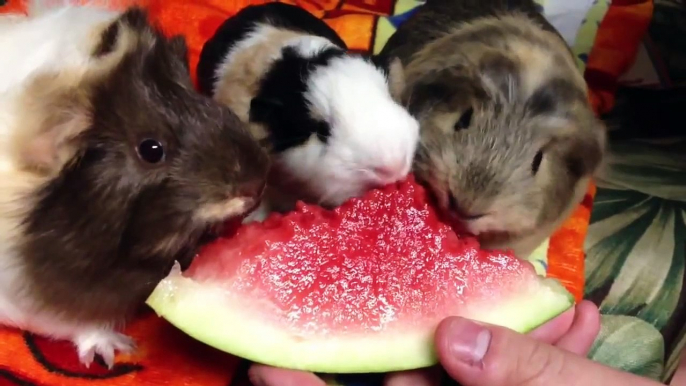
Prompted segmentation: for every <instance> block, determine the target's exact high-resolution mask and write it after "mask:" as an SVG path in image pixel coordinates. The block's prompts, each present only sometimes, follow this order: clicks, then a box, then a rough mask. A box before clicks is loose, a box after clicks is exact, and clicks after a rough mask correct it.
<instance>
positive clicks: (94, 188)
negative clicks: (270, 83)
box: [0, 1, 269, 366]
mask: <svg viewBox="0 0 686 386" xmlns="http://www.w3.org/2000/svg"><path fill="white" fill-rule="evenodd" d="M37 3H46V2H40V1H39V2H37ZM53 3H54V2H53ZM34 5H35V4H34ZM39 8H40V7H39ZM31 9H32V10H36V7H33V8H31ZM0 25H1V26H2V27H1V28H2V35H0V52H2V55H0V324H2V325H8V326H14V327H18V328H22V329H25V330H28V331H30V332H33V333H36V334H41V335H45V336H49V337H53V338H57V339H65V340H70V341H72V342H73V343H74V344H75V346H76V349H77V350H78V355H79V358H80V360H81V361H82V362H83V363H84V364H90V363H91V361H92V360H93V358H94V356H95V355H96V354H98V355H100V356H102V358H103V360H104V361H105V363H107V364H108V365H109V366H111V365H112V364H113V361H114V354H115V351H116V350H130V349H132V348H133V342H132V341H131V339H130V338H128V337H126V336H124V335H122V334H121V333H119V332H117V330H116V328H118V327H120V326H121V324H122V323H124V322H125V321H126V320H127V319H128V318H129V317H131V316H132V315H134V314H135V312H136V310H137V309H139V308H140V307H141V306H143V304H144V301H145V299H146V298H147V297H148V296H149V294H150V292H151V291H152V290H153V288H154V287H155V286H156V284H157V283H158V282H159V281H160V280H161V279H162V278H164V277H165V276H166V275H167V274H168V272H169V270H170V269H171V267H172V265H173V264H174V261H179V262H181V264H182V266H183V265H187V264H188V263H189V262H190V259H191V258H192V257H193V256H194V254H195V250H196V248H197V247H198V244H199V243H200V242H201V241H202V240H203V239H205V237H206V236H208V235H209V232H212V231H216V227H218V226H221V224H224V223H225V220H227V219H230V218H233V217H235V216H241V215H243V214H244V213H245V212H247V211H249V210H250V209H252V208H253V207H254V205H256V203H257V202H258V201H259V198H260V194H261V192H262V190H263V187H264V184H265V182H266V177H267V172H268V164H269V159H268V154H267V153H266V152H265V151H264V150H262V148H261V147H260V146H259V144H258V143H257V141H255V140H254V138H252V136H251V135H250V133H249V131H248V129H247V127H246V125H245V124H243V123H242V122H241V121H240V120H239V119H238V117H236V115H235V114H233V112H231V110H230V109H228V108H227V107H225V106H222V105H220V104H219V103H216V102H215V101H213V100H212V99H210V98H207V97H206V96H203V95H201V94H199V93H197V92H196V91H195V90H194V87H193V84H192V82H191V78H190V74H189V72H188V71H189V69H188V63H187V59H186V56H187V52H186V44H185V41H184V39H183V38H181V37H175V38H171V39H168V38H165V37H164V36H163V35H162V34H161V32H160V31H159V30H158V29H156V28H155V27H153V26H151V25H150V24H149V22H148V19H147V15H146V13H145V12H144V11H143V10H141V9H139V8H129V9H127V10H125V11H122V12H113V11H106V10H104V9H101V8H95V7H85V6H84V7H62V6H60V5H59V4H58V5H55V8H51V7H49V8H48V9H42V10H41V11H40V12H38V11H36V12H29V15H28V16H27V17H26V18H24V19H22V20H18V19H16V18H15V19H3V18H0Z"/></svg>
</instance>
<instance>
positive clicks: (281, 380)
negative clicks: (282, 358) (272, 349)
mask: <svg viewBox="0 0 686 386" xmlns="http://www.w3.org/2000/svg"><path fill="white" fill-rule="evenodd" d="M248 378H250V382H251V383H252V384H253V385H255V386H326V383H324V381H322V380H321V379H319V377H317V376H316V375H314V374H312V373H307V372H304V371H296V370H286V369H280V368H278V367H271V366H265V365H259V364H254V365H252V366H251V367H250V370H248Z"/></svg>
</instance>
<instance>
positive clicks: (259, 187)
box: [237, 180, 266, 198]
mask: <svg viewBox="0 0 686 386" xmlns="http://www.w3.org/2000/svg"><path fill="white" fill-rule="evenodd" d="M265 186H266V181H264V180H255V181H249V182H245V183H243V184H242V185H241V186H240V187H239V188H238V192H237V193H238V194H237V196H240V197H250V198H258V197H260V196H262V193H263V192H264V188H265Z"/></svg>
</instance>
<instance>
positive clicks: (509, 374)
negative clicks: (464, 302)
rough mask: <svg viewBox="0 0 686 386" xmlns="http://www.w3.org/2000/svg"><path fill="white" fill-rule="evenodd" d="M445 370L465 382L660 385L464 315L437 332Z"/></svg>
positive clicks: (489, 385) (483, 385)
mask: <svg viewBox="0 0 686 386" xmlns="http://www.w3.org/2000/svg"><path fill="white" fill-rule="evenodd" d="M436 339H437V340H436V348H437V351H438V356H439V358H440V360H441V363H442V364H443V366H444V368H445V370H446V371H447V372H448V374H450V376H451V377H453V378H454V379H455V380H456V381H458V382H459V383H460V384H461V385H463V386H548V385H565V386H588V385H603V386H658V385H660V384H659V383H655V382H653V381H651V380H648V379H644V378H641V377H638V376H635V375H631V374H628V373H623V372H620V371H618V370H614V369H611V368H609V367H605V366H603V365H601V364H599V363H596V362H592V361H590V360H588V359H586V358H584V357H581V356H578V355H575V354H572V353H570V352H568V351H565V350H561V349H559V348H556V347H554V346H551V345H549V344H546V343H542V342H539V341H537V340H535V339H532V338H531V337H529V336H526V335H522V334H518V333H516V332H514V331H512V330H508V329H506V328H502V327H496V326H486V325H481V324H477V323H474V322H471V321H468V320H466V319H463V318H448V319H446V320H444V321H443V322H441V324H440V325H439V327H438V330H437V331H436Z"/></svg>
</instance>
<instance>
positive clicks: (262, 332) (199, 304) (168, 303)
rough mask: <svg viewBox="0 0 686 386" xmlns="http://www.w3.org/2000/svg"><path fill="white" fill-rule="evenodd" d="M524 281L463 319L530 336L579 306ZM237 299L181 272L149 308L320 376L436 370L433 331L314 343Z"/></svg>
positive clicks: (247, 351)
mask: <svg viewBox="0 0 686 386" xmlns="http://www.w3.org/2000/svg"><path fill="white" fill-rule="evenodd" d="M527 283H528V284H529V285H526V284H527ZM522 284H523V285H522V288H524V289H523V290H522V293H521V294H509V295H508V298H509V299H508V300H506V301H501V302H498V301H497V299H493V302H492V304H491V305H497V307H492V308H495V309H496V311H489V312H487V313H482V314H480V315H478V314H472V315H459V316H463V317H467V318H471V319H474V320H477V321H480V322H484V323H490V324H495V325H500V326H503V327H507V328H510V329H512V330H515V331H518V332H521V333H526V332H529V331H531V330H533V329H535V328H537V327H538V326H540V325H542V324H544V323H546V322H547V321H549V320H551V319H553V318H555V317H556V316H558V315H560V314H562V313H563V312H565V311H566V310H568V309H569V308H571V307H572V306H573V305H574V298H573V296H572V295H571V294H570V293H569V292H568V291H567V290H566V289H565V288H564V287H563V286H562V285H561V284H560V283H559V282H558V281H557V280H555V279H549V278H542V277H539V276H535V275H534V276H532V279H526V280H525V281H523V283H522ZM231 298H232V296H231V294H230V293H227V291H226V290H225V289H223V288H221V287H219V286H218V285H216V284H209V283H199V282H196V281H194V280H193V279H191V278H187V277H184V276H182V275H181V273H180V271H179V270H178V269H174V270H173V271H172V273H170V275H169V276H168V277H167V278H165V279H164V280H163V281H162V282H160V283H159V285H158V286H157V287H156V288H155V290H154V291H153V293H152V294H151V295H150V297H149V298H148V300H147V304H148V305H149V306H150V307H151V308H152V309H153V310H154V311H155V312H156V313H157V314H158V315H159V316H161V317H162V318H164V319H166V320H167V321H168V322H170V323H171V324H172V325H174V326H175V327H176V328H178V329H180V330H181V331H183V332H184V333H186V334H187V335H189V336H190V337H192V338H194V339H196V340H198V341H200V342H203V343H205V344H207V345H209V346H212V347H214V348H216V349H219V350H221V351H224V352H227V353H230V354H233V355H235V356H237V357H241V358H244V359H248V360H251V361H254V362H259V363H263V364H266V365H271V366H276V367H282V368H289V369H294V370H305V371H312V372H318V373H338V374H352V373H383V372H390V371H401V370H411V369H417V368H423V367H429V366H432V365H434V364H436V363H437V361H438V360H437V357H436V355H435V352H434V346H433V337H432V335H433V330H434V328H433V327H432V328H426V329H423V330H425V331H417V332H416V333H411V332H409V331H406V332H403V333H402V334H398V333H386V334H383V333H381V334H379V333H374V332H371V333H370V334H369V335H368V336H365V335H356V336H355V337H350V336H343V337H339V338H336V337H335V336H331V337H326V338H325V339H322V340H319V341H317V340H312V339H309V340H306V339H302V338H299V337H297V336H293V335H289V334H288V332H286V331H285V329H284V330H281V331H280V330H279V329H277V328H276V327H275V326H274V325H273V324H269V323H265V322H263V321H260V320H258V319H259V318H256V317H255V316H254V315H251V313H252V311H248V310H246V309H245V307H244V306H243V304H244V303H243V304H240V303H239V302H233V301H232V300H230V299H231ZM243 300H245V299H243ZM256 301H257V300H256ZM446 316H448V315H446Z"/></svg>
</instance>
